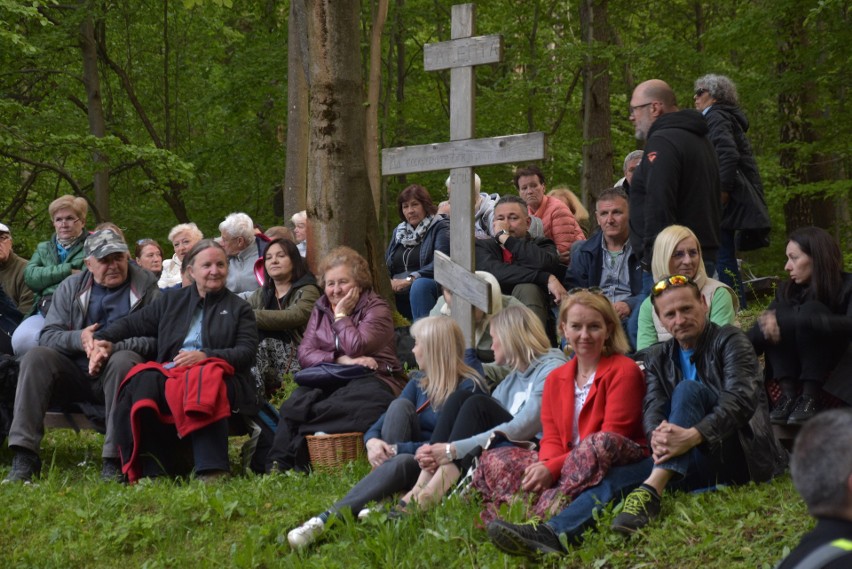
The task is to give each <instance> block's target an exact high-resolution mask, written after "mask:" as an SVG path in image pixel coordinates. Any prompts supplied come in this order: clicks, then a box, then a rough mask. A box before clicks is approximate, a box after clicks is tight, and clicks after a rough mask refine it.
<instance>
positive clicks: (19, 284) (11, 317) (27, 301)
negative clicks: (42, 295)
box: [0, 223, 33, 354]
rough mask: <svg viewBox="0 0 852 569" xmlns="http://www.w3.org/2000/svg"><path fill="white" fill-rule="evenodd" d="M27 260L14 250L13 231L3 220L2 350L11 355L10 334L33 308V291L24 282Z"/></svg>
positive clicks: (0, 259) (0, 275)
mask: <svg viewBox="0 0 852 569" xmlns="http://www.w3.org/2000/svg"><path fill="white" fill-rule="evenodd" d="M26 267H27V261H26V259H21V258H20V257H18V256H17V255H16V254H15V252H14V251H12V233H11V232H10V231H9V227H8V226H6V225H4V224H2V223H0V312H2V318H0V352H2V353H4V354H11V353H12V351H11V348H12V346H11V338H10V337H11V335H12V332H14V331H15V328H16V327H17V325H18V324H19V323H20V322H21V320H22V319H23V317H24V316H25V315H27V314H29V312H30V310H31V309H32V307H33V291H32V290H30V287H28V286H27V283H26V282H24V269H25V268H26Z"/></svg>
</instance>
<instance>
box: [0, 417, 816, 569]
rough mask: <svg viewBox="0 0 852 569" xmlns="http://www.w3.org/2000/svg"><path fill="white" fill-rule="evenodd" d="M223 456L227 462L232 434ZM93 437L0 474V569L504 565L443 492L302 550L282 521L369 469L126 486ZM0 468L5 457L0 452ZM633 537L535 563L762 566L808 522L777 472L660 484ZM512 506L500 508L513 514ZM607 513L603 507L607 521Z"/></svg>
mask: <svg viewBox="0 0 852 569" xmlns="http://www.w3.org/2000/svg"><path fill="white" fill-rule="evenodd" d="M238 442H239V441H235V444H234V445H233V449H232V450H233V451H234V452H233V460H234V464H236V463H237V446H236V444H237V443H238ZM100 444H101V438H100V436H99V435H96V434H93V433H81V434H79V435H78V434H75V433H73V432H70V431H50V432H48V435H47V437H46V438H45V441H44V443H43V450H44V452H43V457H44V458H45V463H46V464H45V473H44V476H43V477H42V478H41V479H40V480H39V481H38V484H36V485H32V486H23V485H17V484H15V485H9V484H7V485H0V504H3V506H4V511H3V513H2V515H0V567H51V568H52V567H75V568H76V567H117V566H125V567H146V568H155V567H323V568H325V567H332V568H334V567H339V568H346V569H352V568H356V567H447V568H449V567H517V566H522V565H524V564H529V563H528V562H525V561H524V560H523V559H519V558H513V557H508V556H504V555H503V554H502V553H500V552H499V551H498V550H497V549H495V548H494V546H493V545H491V543H490V542H489V541H488V538H487V536H486V535H485V532H484V531H483V530H482V529H480V528H478V527H477V519H478V517H477V516H478V512H479V509H478V507H477V505H476V503H475V501H467V502H466V501H463V500H461V499H457V498H453V499H451V500H449V501H448V502H447V503H445V504H443V505H442V506H441V507H439V508H436V509H434V510H432V511H430V512H426V513H423V514H415V515H412V516H410V517H408V518H406V519H403V520H401V521H398V522H388V521H386V520H384V519H381V518H380V517H379V518H378V519H371V520H368V521H366V522H363V523H355V522H352V521H351V520H350V521H347V522H340V523H334V524H332V526H331V527H330V529H329V531H328V533H327V536H326V538H325V539H323V540H322V541H320V542H319V543H318V544H316V545H315V546H314V547H312V548H309V549H308V550H307V551H305V552H303V553H294V552H292V551H291V550H290V549H289V546H288V545H287V543H286V534H287V531H289V530H290V529H292V528H293V527H295V526H296V525H298V524H300V523H301V522H303V521H305V520H306V519H307V518H308V517H310V516H312V515H314V514H316V513H318V512H320V511H322V510H323V509H325V508H326V507H327V506H328V505H329V504H330V503H331V502H332V501H333V500H334V499H335V498H337V497H340V496H342V495H343V494H344V493H345V492H346V491H347V490H348V489H349V488H350V487H351V486H352V485H353V484H354V483H355V482H356V481H357V480H358V479H360V477H362V476H363V475H364V474H366V473H367V471H368V465H367V464H366V462H363V461H361V462H356V463H352V464H350V465H349V466H347V467H345V468H342V469H340V470H339V471H336V472H334V473H328V474H326V473H317V474H313V475H311V476H302V475H293V476H283V475H279V476H272V477H254V476H236V477H234V478H232V479H230V480H228V481H225V482H222V483H219V484H217V485H213V486H205V485H203V484H201V483H200V482H197V481H195V480H188V481H186V480H157V481H146V482H143V483H140V484H137V485H135V486H123V485H118V484H114V483H112V484H106V483H102V482H100V480H99V472H100V461H99V459H98V456H99V449H100ZM0 461H2V462H0V463H2V464H4V465H5V466H4V467H3V468H0V475H5V473H6V471H7V470H8V464H9V462H10V455H9V451H8V450H3V451H2V452H0ZM663 513H664V516H663V518H662V520H661V521H660V523H657V524H655V525H654V526H653V527H652V528H651V529H648V530H647V531H646V532H644V533H643V534H642V535H639V536H636V537H634V538H631V539H627V540H625V539H622V538H621V537H620V536H618V535H616V534H613V533H611V532H609V531H606V530H604V531H601V532H592V531H590V532H588V534H587V539H586V541H585V543H584V545H583V546H582V547H579V548H575V549H573V550H572V552H571V554H570V555H569V556H568V557H566V558H557V557H550V558H546V559H544V560H543V563H542V565H543V566H545V567H572V568H573V567H576V568H580V567H613V568H628V567H629V568H639V567H647V568H651V567H653V568H691V567H724V568H725V569H733V568H739V567H743V568H744V567H751V568H753V567H761V568H767V569H768V568H770V567H772V566H773V565H774V564H775V563H776V562H777V561H778V560H779V559H780V558H781V557H782V556H783V555H784V553H785V551H786V550H787V549H788V548H792V547H793V546H794V545H795V544H796V543H797V541H798V538H799V536H801V534H802V533H804V532H805V531H807V529H808V528H810V527H811V521H810V519H809V518H808V516H807V514H806V512H805V509H804V506H803V505H802V503H801V501H800V499H799V498H798V496H797V495H796V493H795V490H794V489H793V487H792V484H791V483H790V480H789V478H788V477H783V478H780V479H778V480H776V481H774V482H772V483H770V484H763V485H751V486H746V487H743V488H734V489H725V490H721V491H718V492H711V493H705V494H697V495H685V494H674V495H667V496H666V498H665V500H664V505H663ZM519 514H520V511H519V510H517V511H511V512H509V518H510V519H512V521H520V520H519V519H518V518H517V516H518V515H519ZM611 517H612V513H611V512H607V513H605V514H604V515H603V516H602V520H601V524H602V526H603V527H607V526H608V524H609V521H610V519H611Z"/></svg>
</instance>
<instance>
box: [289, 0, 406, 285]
mask: <svg viewBox="0 0 852 569" xmlns="http://www.w3.org/2000/svg"><path fill="white" fill-rule="evenodd" d="M299 6H300V7H301V6H303V4H301V3H299ZM359 9H360V7H359V2H343V3H335V2H334V1H333V0H315V1H313V2H311V3H310V5H309V6H308V7H307V18H306V19H307V32H308V55H309V58H308V59H307V61H309V62H310V73H309V75H308V90H309V93H310V95H309V109H310V110H309V114H310V123H309V124H310V126H309V132H310V154H309V155H310V157H311V159H310V161H309V164H308V205H307V211H308V218H309V219H310V220H311V222H310V224H309V225H308V259H309V261H310V262H311V263H312V264H313V265H315V264H316V261H317V260H318V259H320V258H321V257H322V256H323V255H324V254H325V253H327V252H328V251H329V250H331V249H332V248H334V247H336V246H338V245H344V244H345V245H348V246H350V247H352V248H353V249H355V250H356V251H358V252H359V253H361V254H362V255H364V257H365V258H366V259H367V261H368V262H369V263H370V268H371V270H372V274H373V283H374V287H375V288H376V290H377V291H378V292H379V293H380V294H382V295H383V296H385V297H386V298H392V297H393V295H392V294H391V289H390V279H389V278H388V276H387V268H386V267H385V262H384V254H383V253H384V249H385V246H384V243H382V242H380V237H379V233H378V226H377V224H376V211H375V209H374V207H373V200H372V195H371V193H370V183H369V180H368V179H367V170H366V167H365V163H364V151H363V144H364V138H365V136H366V128H365V123H364V109H363V100H362V98H361V94H362V92H363V81H362V77H361V50H360V46H359V45H358V43H359V34H358V26H359V17H360V12H359Z"/></svg>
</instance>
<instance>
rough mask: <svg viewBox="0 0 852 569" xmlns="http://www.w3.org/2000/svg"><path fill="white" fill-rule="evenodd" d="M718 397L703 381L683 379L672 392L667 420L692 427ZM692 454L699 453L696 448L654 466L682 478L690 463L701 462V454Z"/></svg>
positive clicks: (711, 407) (709, 409) (704, 415)
mask: <svg viewBox="0 0 852 569" xmlns="http://www.w3.org/2000/svg"><path fill="white" fill-rule="evenodd" d="M718 399H719V398H718V396H717V395H716V394H715V393H713V392H712V391H711V390H710V388H709V387H707V386H706V385H704V384H703V383H701V382H698V381H690V380H683V381H681V382H680V383H678V384H677V385H676V386H675V388H674V391H673V392H672V400H671V401H670V402H669V409H667V411H668V422H669V423H672V424H674V425H677V426H678V427H683V428H684V429H688V428H690V427H694V426H695V425H697V424H698V422H699V421H701V419H703V418H704V417H706V416H707V415H708V414H709V413H710V412H711V411H712V410H713V407H715V405H716V402H717V401H718ZM694 454H701V453H700V451H699V450H698V448H693V449H692V450H691V451H689V452H687V453H684V454H682V455H680V456H676V457H674V458H671V459H669V460H667V461H666V462H664V463H662V464H658V465H656V466H655V467H654V468H664V469H666V470H672V471H674V472H676V473H677V474H679V475H680V476H679V477H678V478H684V477H686V474H687V472H688V471H689V470H690V468H689V467H690V465H693V466H695V465H697V464H699V463H700V462H701V456H693V455H694Z"/></svg>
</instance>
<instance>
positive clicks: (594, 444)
mask: <svg viewBox="0 0 852 569" xmlns="http://www.w3.org/2000/svg"><path fill="white" fill-rule="evenodd" d="M559 322H560V328H561V330H562V332H563V334H564V335H565V338H566V339H567V340H568V343H569V344H570V345H571V347H572V348H573V349H574V353H575V355H576V357H574V358H573V359H572V360H571V361H569V362H568V363H566V364H565V365H563V366H561V367H559V368H557V369H556V370H554V371H553V372H551V373H550V375H549V376H548V377H547V379H546V380H545V383H544V394H543V396H542V407H541V423H542V433H543V435H542V439H541V445H540V449H539V451H538V452H535V451H532V450H526V449H523V448H518V447H515V446H502V447H499V446H498V448H495V449H492V450H488V451H486V452H485V453H483V456H482V461H481V463H480V466H479V468H478V469H477V471H476V475H475V476H474V481H473V484H474V487H475V488H477V489H478V490H479V492H480V494H482V497H483V503H484V504H485V506H486V508H485V511H484V512H483V514H482V518H483V520H484V521H485V522H486V523H487V522H490V521H492V520H493V519H494V518H495V517H496V515H497V512H498V511H499V506H500V505H501V504H503V503H508V502H510V501H511V500H512V499H514V498H515V497H516V496H517V495H519V494H520V493H521V492H523V493H532V494H536V495H538V496H537V498H536V499H535V500H534V501H533V508H532V512H531V514H534V515H536V516H538V517H539V518H544V519H547V518H550V517H551V516H552V515H553V514H555V513H556V512H558V511H559V510H560V509H561V508H562V506H563V502H564V500H566V499H569V498H573V497H574V496H576V495H577V494H579V493H580V492H582V491H583V490H585V489H586V488H589V487H591V486H594V485H595V484H597V483H599V482H600V481H601V480H602V479H603V477H604V476H605V475H606V473H607V472H608V470H609V468H610V467H612V466H619V465H622V464H629V463H631V462H636V461H638V460H639V459H641V458H643V457H645V456H647V454H648V451H647V443H646V440H645V435H644V432H643V429H642V399H643V397H644V396H645V380H644V378H643V377H642V372H641V371H640V370H639V368H638V367H637V365H636V364H635V363H634V362H633V360H631V359H630V358H627V357H626V356H624V355H623V354H624V353H625V352H626V351H627V350H628V349H629V347H628V343H627V338H626V336H625V335H624V330H623V329H622V327H621V324H620V322H619V318H618V315H617V314H616V313H615V310H614V309H613V307H612V304H611V303H610V302H609V300H607V298H606V297H605V296H603V295H601V294H596V293H592V292H589V291H587V290H581V291H578V292H575V293H574V294H570V296H568V297H567V298H566V300H565V301H564V302H563V303H562V307H561V308H560V311H559Z"/></svg>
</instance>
